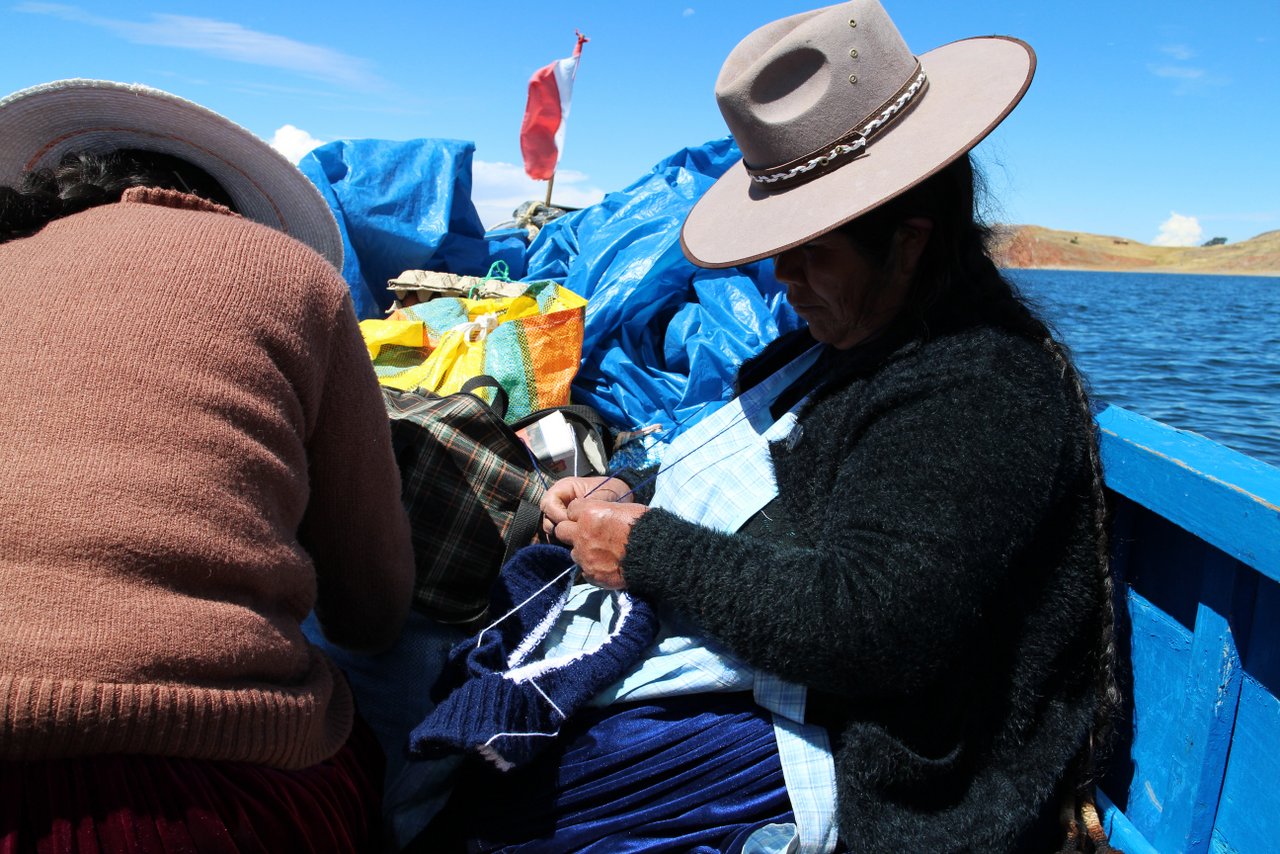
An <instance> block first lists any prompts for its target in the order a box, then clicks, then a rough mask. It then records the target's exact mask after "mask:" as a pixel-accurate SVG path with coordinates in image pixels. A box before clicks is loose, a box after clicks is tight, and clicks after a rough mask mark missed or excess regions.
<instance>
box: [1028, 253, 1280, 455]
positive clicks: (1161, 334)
mask: <svg viewBox="0 0 1280 854" xmlns="http://www.w3.org/2000/svg"><path fill="white" fill-rule="evenodd" d="M1008 272H1009V276H1010V278H1012V279H1013V280H1014V281H1015V282H1016V283H1017V284H1018V286H1019V287H1020V288H1021V289H1022V291H1023V293H1024V294H1025V295H1026V296H1028V297H1030V298H1031V299H1032V301H1034V302H1035V303H1036V304H1037V305H1038V306H1039V307H1040V309H1041V311H1042V312H1043V314H1044V315H1045V316H1046V317H1047V318H1048V319H1049V320H1050V321H1051V322H1052V323H1053V324H1054V326H1055V328H1056V329H1057V330H1058V332H1059V333H1060V334H1061V335H1062V337H1063V338H1064V339H1065V340H1066V342H1067V344H1069V345H1070V346H1071V348H1072V350H1073V352H1074V353H1075V356H1076V361H1077V363H1078V364H1079V365H1080V367H1081V369H1082V370H1083V371H1084V373H1085V374H1086V376H1087V377H1088V379H1089V382H1090V385H1091V387H1092V390H1093V394H1094V397H1095V398H1097V399H1100V400H1102V401H1106V402H1109V403H1114V404H1116V405H1117V406H1123V407H1124V408H1126V409H1130V410H1133V411H1134V412H1138V413H1140V414H1142V415H1145V416H1147V417H1149V418H1154V419H1156V420H1157V421H1163V422H1165V423H1166V424H1171V425H1173V426H1175V427H1180V428H1183V429H1186V430H1193V431H1195V432H1196V433H1200V434H1202V435H1204V436H1208V437H1209V438H1210V439H1213V440H1215V441H1217V442H1221V443H1222V444H1224V445H1226V446H1228V447H1230V448H1234V449H1235V450H1237V451H1242V452H1244V453H1246V454H1249V455H1251V456H1253V457H1256V458H1258V459H1262V460H1265V461H1267V462H1269V463H1271V464H1273V465H1280V278H1270V277H1256V276H1199V275H1171V274H1151V273H1096V272H1074V271H1060V270H1010V271H1008Z"/></svg>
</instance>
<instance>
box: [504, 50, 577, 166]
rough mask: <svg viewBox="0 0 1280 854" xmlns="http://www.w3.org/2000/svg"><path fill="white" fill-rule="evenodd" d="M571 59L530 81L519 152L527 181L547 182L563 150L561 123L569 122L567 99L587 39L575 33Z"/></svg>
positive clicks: (538, 73)
mask: <svg viewBox="0 0 1280 854" xmlns="http://www.w3.org/2000/svg"><path fill="white" fill-rule="evenodd" d="M577 36H578V44H577V45H576V46H575V47H574V48H573V56H571V57H569V58H568V59H558V60H556V61H555V62H553V63H551V64H550V65H548V66H546V67H545V68H539V69H538V70H537V71H535V72H534V73H533V77H531V78H529V102H528V104H527V105H526V106H525V108H524V124H522V125H521V126H520V152H521V153H522V154H523V155H524V171H525V174H527V175H528V176H529V177H530V178H533V179H535V180H538V181H549V180H551V176H553V175H555V173H556V161H558V160H559V159H560V152H561V151H563V150H564V123H565V119H567V118H569V97H570V96H571V95H572V94H573V78H574V77H576V76H577V74H578V58H579V57H581V56H582V45H583V44H585V43H586V42H587V41H588V39H587V37H586V36H584V35H583V34H582V33H577Z"/></svg>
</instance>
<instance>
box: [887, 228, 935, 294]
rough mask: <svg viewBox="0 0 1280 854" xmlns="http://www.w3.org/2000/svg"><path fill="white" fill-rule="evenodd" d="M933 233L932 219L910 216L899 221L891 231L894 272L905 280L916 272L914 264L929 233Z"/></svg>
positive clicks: (918, 258)
mask: <svg viewBox="0 0 1280 854" xmlns="http://www.w3.org/2000/svg"><path fill="white" fill-rule="evenodd" d="M931 234H933V220H931V219H926V218H924V217H919V216H916V217H911V218H910V219H904V220H903V221H902V222H901V223H899V225H898V228H897V230H896V231H894V233H893V245H892V254H891V255H890V257H891V258H893V259H894V266H895V268H896V269H895V270H894V273H895V274H896V275H898V276H901V277H902V278H903V279H904V280H906V281H908V282H909V281H911V278H912V277H913V276H914V275H915V274H916V265H917V264H918V263H919V262H920V256H921V255H923V254H924V248H925V246H927V245H928V244H929V235H931Z"/></svg>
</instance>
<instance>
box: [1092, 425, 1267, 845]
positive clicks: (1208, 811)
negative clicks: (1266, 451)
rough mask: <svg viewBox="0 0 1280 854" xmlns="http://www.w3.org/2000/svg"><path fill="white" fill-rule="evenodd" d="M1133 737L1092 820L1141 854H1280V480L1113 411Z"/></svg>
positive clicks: (1251, 463)
mask: <svg viewBox="0 0 1280 854" xmlns="http://www.w3.org/2000/svg"><path fill="white" fill-rule="evenodd" d="M1098 423H1099V426H1100V427H1101V429H1102V439H1101V441H1102V459H1103V465H1104V467H1105V470H1106V479H1107V485H1108V487H1109V488H1110V490H1111V491H1112V495H1111V498H1112V500H1113V502H1114V508H1115V528H1114V544H1113V545H1114V553H1115V561H1114V566H1115V569H1116V572H1117V574H1118V575H1119V576H1120V577H1121V578H1122V579H1123V581H1124V583H1125V592H1126V596H1127V605H1128V607H1127V609H1126V613H1124V614H1122V615H1121V617H1122V619H1123V618H1125V617H1127V620H1128V623H1129V625H1128V627H1127V631H1125V632H1124V633H1123V634H1122V653H1124V654H1126V656H1127V658H1128V660H1129V661H1131V662H1132V668H1131V675H1130V681H1131V684H1128V685H1126V686H1125V687H1126V689H1127V690H1128V691H1130V692H1131V696H1132V698H1133V709H1132V711H1133V717H1132V726H1131V728H1130V731H1128V732H1126V733H1124V734H1123V737H1122V740H1121V743H1120V745H1119V746H1118V748H1117V750H1116V752H1115V754H1114V755H1113V760H1112V764H1113V766H1114V767H1113V768H1112V770H1111V773H1110V774H1109V776H1108V778H1107V779H1106V780H1105V781H1104V782H1103V784H1102V786H1101V787H1100V797H1099V807H1100V809H1101V811H1102V815H1103V821H1104V825H1105V826H1106V828H1107V830H1108V831H1109V832H1110V834H1111V837H1112V842H1113V844H1115V845H1116V846H1117V847H1119V848H1122V849H1124V850H1125V851H1127V852H1129V854H1141V852H1150V851H1159V852H1183V851H1185V852H1204V851H1212V852H1263V851H1267V852H1270V851H1280V700H1278V699H1277V696H1278V695H1280V469H1277V468H1275V467H1273V466H1270V465H1267V464H1265V463H1262V462H1259V461H1257V460H1254V459H1252V458H1250V457H1247V456H1244V455H1242V454H1238V453H1236V452H1234V451H1231V450H1228V449H1227V448H1224V447H1222V446H1221V445H1218V444H1216V443H1214V442H1211V441H1209V440H1208V439H1206V438H1204V437H1202V436H1198V435H1196V434H1192V433H1186V432H1183V431H1179V430H1175V429H1173V428H1171V427H1168V426H1166V425H1163V424H1160V423H1158V422H1155V421H1151V420H1149V419H1146V418H1143V417H1141V416H1139V415H1135V414H1133V413H1131V412H1128V411H1125V410H1123V409H1119V408H1117V407H1110V408H1108V409H1106V410H1104V411H1103V412H1101V413H1100V414H1099V416H1098Z"/></svg>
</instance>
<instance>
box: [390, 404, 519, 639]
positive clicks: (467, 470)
mask: <svg viewBox="0 0 1280 854" xmlns="http://www.w3.org/2000/svg"><path fill="white" fill-rule="evenodd" d="M382 392H383V397H384V399H385V402H386V405H387V414H388V415H389V416H390V418H391V439H392V444H393V445H394V447H395V453H396V460H397V462H398V463H399V467H400V480H401V498H402V499H403V502H404V506H405V509H406V510H407V511H408V513H409V521H410V527H411V528H412V531H413V550H414V555H415V560H416V563H417V572H416V578H415V581H414V604H415V606H416V607H417V608H419V609H420V610H421V611H423V612H424V613H426V614H427V615H428V616H430V617H432V618H434V619H436V620H439V621H440V622H444V623H466V622H471V621H473V620H478V619H480V618H481V617H483V616H484V613H485V610H486V608H487V607H488V603H489V590H490V587H491V586H492V584H493V580H494V578H496V577H497V574H498V570H499V568H500V567H501V565H502V562H503V560H504V558H505V557H506V556H507V555H508V553H509V552H513V551H514V547H518V546H519V545H523V544H524V543H512V542H511V537H512V535H513V534H514V533H516V532H517V531H519V530H521V529H523V530H528V531H529V532H530V536H531V535H532V533H533V531H536V522H537V518H538V501H539V500H540V499H541V498H542V493H543V489H544V487H543V485H542V480H541V478H540V477H539V475H538V473H537V472H536V471H535V470H534V466H533V461H532V460H531V458H530V455H529V451H528V449H527V448H526V447H525V445H524V444H523V443H522V442H521V441H520V440H519V439H518V438H517V437H516V435H515V433H514V432H512V430H511V428H510V427H508V426H507V425H506V424H505V423H504V422H503V420H502V418H501V417H499V416H498V413H497V412H495V411H494V410H493V409H491V408H490V407H489V406H488V405H487V404H486V403H485V402H484V401H482V400H480V399H479V398H478V397H476V396H474V395H472V394H467V393H458V394H451V395H447V396H445V397H437V396H435V395H426V394H419V393H415V392H400V391H396V390H394V389H389V388H384V389H383V390H382ZM530 519H532V521H533V523H534V527H533V528H532V529H530V528H529V527H528V522H529V520H530Z"/></svg>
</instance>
